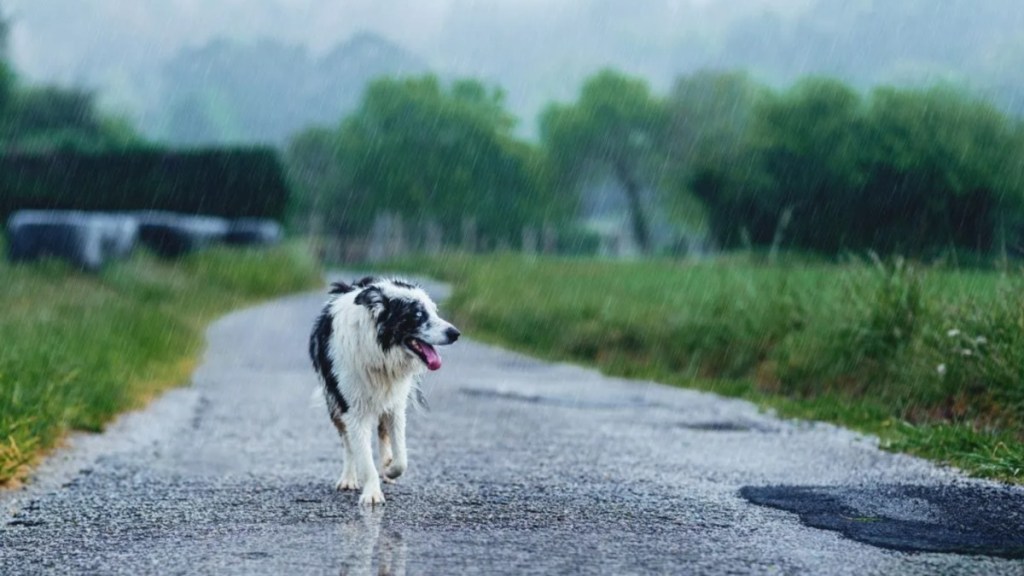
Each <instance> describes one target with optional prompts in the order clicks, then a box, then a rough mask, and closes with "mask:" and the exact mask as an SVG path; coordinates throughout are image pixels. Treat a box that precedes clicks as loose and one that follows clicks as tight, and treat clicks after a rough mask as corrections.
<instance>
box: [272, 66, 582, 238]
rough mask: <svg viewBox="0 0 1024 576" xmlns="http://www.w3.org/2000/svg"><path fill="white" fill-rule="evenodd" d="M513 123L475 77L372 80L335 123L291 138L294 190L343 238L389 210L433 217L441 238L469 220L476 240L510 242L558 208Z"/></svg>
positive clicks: (495, 94) (555, 215)
mask: <svg viewBox="0 0 1024 576" xmlns="http://www.w3.org/2000/svg"><path fill="white" fill-rule="evenodd" d="M514 125H515V120H514V118H513V117H512V116H511V115H510V114H509V113H508V112H507V111H506V110H505V106H504V94H503V93H502V92H501V91H500V90H497V89H489V88H487V87H486V86H484V85H482V84H480V83H479V82H476V81H472V80H460V81H456V82H454V83H452V84H451V85H450V86H448V87H444V86H442V85H441V83H440V82H439V81H438V80H437V78H435V77H433V76H424V77H420V78H410V79H381V80H377V81H375V82H374V83H372V84H371V85H370V86H369V88H368V89H367V91H366V93H365V95H364V97H363V101H362V103H361V105H360V107H359V108H358V110H357V111H356V112H355V113H354V114H353V115H351V116H350V117H348V118H347V119H345V120H344V121H343V122H342V124H341V126H340V128H338V129H337V130H334V131H326V132H325V131H323V130H316V131H309V132H306V133H304V134H303V135H301V136H300V137H298V138H296V139H295V140H293V142H292V144H291V146H290V149H289V159H290V160H289V163H290V164H291V166H292V170H293V173H296V174H298V178H297V182H298V183H299V185H300V188H305V190H304V191H303V192H302V194H303V195H304V196H306V197H307V198H310V199H311V200H309V201H311V202H312V201H316V202H319V203H320V204H319V205H320V206H324V207H326V209H325V210H324V211H323V214H324V216H325V218H327V219H328V222H327V224H328V225H329V226H330V227H331V228H332V229H334V230H335V231H336V232H337V233H339V234H342V235H344V236H354V235H359V234H364V233H366V232H367V231H368V230H369V227H370V226H371V225H372V223H373V221H374V218H375V217H376V216H377V215H379V214H382V213H384V212H391V213H397V214H400V215H402V216H405V217H408V218H412V219H415V220H417V221H423V220H426V221H433V222H435V223H437V224H438V225H439V226H440V228H441V230H442V231H443V234H444V239H445V240H447V241H449V242H454V241H457V240H459V238H460V236H461V230H462V226H463V223H464V221H466V219H475V222H476V225H477V227H478V229H479V230H480V236H481V239H482V241H483V242H484V243H485V244H488V245H490V246H495V245H498V244H500V243H507V244H512V243H514V242H516V241H517V240H518V239H519V237H520V234H521V231H522V228H523V226H525V225H527V224H540V223H542V222H544V221H557V220H561V219H563V218H564V215H565V213H566V209H565V204H564V203H563V202H561V200H560V199H559V198H557V197H555V196H552V195H551V194H548V188H547V179H546V176H545V174H544V172H543V164H542V162H541V161H540V158H539V157H538V152H537V151H536V150H535V149H533V148H532V147H530V146H528V145H526V144H524V143H522V142H519V141H517V140H515V139H514V138H513V136H512V129H513V127H514ZM314 198H315V200H312V199H314Z"/></svg>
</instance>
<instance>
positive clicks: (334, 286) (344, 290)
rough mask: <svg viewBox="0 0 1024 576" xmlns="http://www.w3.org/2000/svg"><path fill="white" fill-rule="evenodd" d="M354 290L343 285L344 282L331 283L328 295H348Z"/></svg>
mask: <svg viewBox="0 0 1024 576" xmlns="http://www.w3.org/2000/svg"><path fill="white" fill-rule="evenodd" d="M353 290H355V288H353V287H352V286H349V285H348V284H345V283H344V282H332V283H331V289H330V291H329V292H328V293H329V294H348V293H349V292H351V291H353Z"/></svg>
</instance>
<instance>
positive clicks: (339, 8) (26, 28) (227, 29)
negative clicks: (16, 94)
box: [0, 0, 808, 82]
mask: <svg viewBox="0 0 1024 576" xmlns="http://www.w3.org/2000/svg"><path fill="white" fill-rule="evenodd" d="M807 3H808V0H674V1H670V0H642V1H639V2H634V1H619V0H427V1H422V0H0V6H4V7H5V9H4V11H5V12H6V13H7V14H8V15H9V16H10V17H11V19H12V24H13V30H12V38H11V49H12V55H13V57H14V60H15V62H16V64H17V65H18V68H19V69H20V70H21V71H22V72H23V73H24V74H26V75H27V76H28V77H29V78H33V79H38V80H59V81H64V82H69V81H76V80H82V79H84V78H81V76H83V75H84V76H85V77H86V78H87V77H90V76H93V75H95V74H96V72H97V70H103V69H109V68H117V67H125V66H126V67H136V66H139V65H145V64H146V63H151V62H158V61H163V60H166V59H167V58H169V57H170V56H171V55H173V54H174V53H175V52H177V51H178V50H179V49H180V48H181V47H183V46H196V45H201V44H204V43H206V42H207V41H209V40H210V39H212V38H214V37H228V38H233V39H241V40H252V39H257V38H264V37H271V38H276V39H279V40H282V41H285V42H289V43H295V44H302V45H304V46H307V47H309V48H310V50H312V51H313V52H323V51H326V50H328V49H329V48H330V47H332V46H333V45H335V44H337V43H338V42H341V41H343V40H344V39H346V38H348V37H349V36H351V35H352V34H353V33H354V32H357V31H360V30H371V31H375V32H378V33H380V34H381V35H383V36H385V37H387V38H389V39H390V40H393V41H395V42H397V43H398V44H401V45H403V46H405V47H407V48H409V49H411V50H412V51H413V52H415V53H417V54H418V55H421V56H422V57H423V58H425V59H426V60H428V61H430V62H431V63H432V64H435V65H441V66H447V67H452V68H457V67H459V66H460V62H459V60H465V61H469V62H471V61H472V60H473V50H472V49H471V46H472V45H474V44H477V43H479V44H481V45H484V46H485V47H486V46H487V45H488V44H489V43H492V42H493V38H492V37H490V36H492V35H493V34H494V32H495V31H496V30H497V31H500V30H502V28H503V26H502V23H503V22H507V23H508V26H507V29H508V30H515V31H516V34H517V35H519V36H520V37H524V36H527V35H528V34H530V32H531V27H529V26H526V27H524V26H523V24H524V23H528V22H535V23H536V24H537V25H536V28H533V29H534V30H536V31H537V33H540V31H544V30H551V29H553V28H557V29H559V30H569V31H570V33H571V31H572V29H573V26H572V23H573V21H575V20H578V21H580V27H579V30H580V31H581V33H583V31H584V30H593V26H594V24H595V23H594V22H593V21H591V20H592V18H593V16H594V15H595V14H602V15H603V14H614V15H616V17H615V18H614V19H613V20H611V21H608V22H603V23H600V24H601V25H602V26H607V27H608V28H609V29H610V30H615V29H617V28H621V27H623V26H630V27H633V29H634V31H635V33H636V35H637V38H638V40H642V39H644V38H648V39H652V40H658V39H659V38H663V37H664V36H666V35H677V34H681V33H685V32H686V31H688V30H693V29H694V28H699V27H700V26H701V25H706V26H709V27H713V26H716V25H720V23H721V21H722V20H723V19H724V20H727V19H729V17H730V15H731V14H736V13H738V12H749V11H750V10H756V9H760V8H764V9H771V10H777V9H782V10H789V9H793V8H798V7H800V6H803V5H806V4H807ZM617 7H618V8H621V9H617ZM475 22H479V23H480V24H481V25H480V26H479V27H474V26H473V24H474V23H475ZM474 32H478V33H479V35H480V36H479V37H477V38H474V37H473V36H475V35H476V34H475V33H474ZM652 35H653V37H652ZM565 40H566V45H567V46H568V45H569V42H571V40H572V38H571V37H569V38H566V39H565ZM438 60H450V62H445V61H442V62H439V61H438Z"/></svg>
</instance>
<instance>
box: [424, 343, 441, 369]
mask: <svg viewBox="0 0 1024 576" xmlns="http://www.w3.org/2000/svg"><path fill="white" fill-rule="evenodd" d="M420 350H421V351H422V352H423V357H424V358H426V360H427V368H429V369H430V370H437V369H438V368H440V367H441V357H440V356H438V355H437V350H434V347H433V346H431V345H430V344H427V343H426V342H420Z"/></svg>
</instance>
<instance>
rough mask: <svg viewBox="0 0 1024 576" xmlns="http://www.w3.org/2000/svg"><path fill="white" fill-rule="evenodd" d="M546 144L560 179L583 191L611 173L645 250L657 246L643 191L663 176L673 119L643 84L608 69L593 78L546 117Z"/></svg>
mask: <svg viewBox="0 0 1024 576" xmlns="http://www.w3.org/2000/svg"><path fill="white" fill-rule="evenodd" d="M540 124H541V126H540V127H541V141H542V142H543V145H544V149H545V151H546V153H547V155H548V158H549V161H550V162H551V163H552V165H553V166H554V170H555V172H556V174H558V181H559V183H560V184H562V185H564V186H569V187H573V188H577V187H579V186H581V185H582V184H583V183H584V182H585V181H586V179H587V178H588V177H589V176H591V175H593V174H594V173H595V172H599V171H607V172H609V173H610V174H611V175H612V176H613V177H614V178H615V179H616V180H617V181H618V183H619V184H620V185H621V187H622V190H623V191H624V192H625V194H626V197H627V200H628V201H629V207H630V218H631V221H632V227H633V234H634V236H635V238H636V241H637V243H638V244H639V246H640V249H641V250H642V251H643V252H645V253H648V252H650V251H651V248H652V243H653V242H652V238H651V231H650V225H649V219H648V217H647V215H646V214H645V213H644V205H643V204H644V203H643V198H642V193H643V190H644V189H645V188H653V187H656V186H657V184H658V180H659V178H660V166H661V163H660V162H659V160H660V159H661V158H663V157H664V146H665V135H666V134H667V129H666V128H667V115H666V113H665V107H664V105H663V103H662V102H661V101H660V100H659V99H658V98H656V97H655V96H653V95H652V94H651V92H650V89H649V88H648V86H647V84H646V83H645V82H643V81H642V80H637V79H633V78H629V77H627V76H624V75H622V74H619V73H618V72H613V71H610V70H605V71H603V72H600V73H598V74H596V75H595V76H593V77H591V78H590V79H588V80H587V81H586V82H585V83H584V85H583V88H582V90H581V92H580V96H579V99H578V100H577V101H576V102H575V103H573V104H568V105H560V104H554V105H551V106H549V107H548V108H547V109H546V110H545V111H544V113H543V114H542V116H541V122H540Z"/></svg>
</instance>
